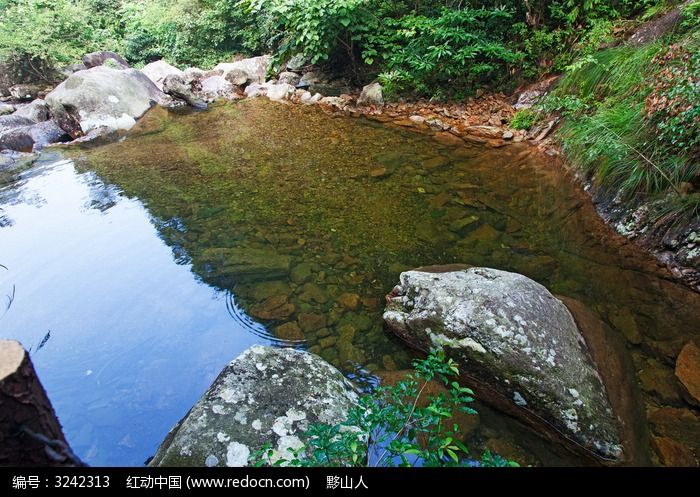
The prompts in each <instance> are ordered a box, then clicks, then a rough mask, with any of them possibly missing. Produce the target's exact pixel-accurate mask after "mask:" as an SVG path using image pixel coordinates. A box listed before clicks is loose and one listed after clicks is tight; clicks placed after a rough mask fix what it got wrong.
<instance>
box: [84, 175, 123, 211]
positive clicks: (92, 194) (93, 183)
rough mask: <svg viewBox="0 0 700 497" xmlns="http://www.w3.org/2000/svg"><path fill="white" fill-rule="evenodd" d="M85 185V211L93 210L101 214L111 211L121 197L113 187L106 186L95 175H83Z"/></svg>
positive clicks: (119, 192) (117, 189)
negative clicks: (86, 191)
mask: <svg viewBox="0 0 700 497" xmlns="http://www.w3.org/2000/svg"><path fill="white" fill-rule="evenodd" d="M84 181H85V185H86V186H87V187H88V200H87V201H86V202H85V208H86V209H95V210H98V211H100V212H102V213H104V212H107V210H109V209H111V208H112V207H114V206H115V205H117V202H119V199H120V197H121V191H120V190H119V188H117V187H116V186H114V185H106V184H105V183H104V182H103V181H102V180H101V179H100V178H99V177H98V176H97V175H96V174H94V173H84Z"/></svg>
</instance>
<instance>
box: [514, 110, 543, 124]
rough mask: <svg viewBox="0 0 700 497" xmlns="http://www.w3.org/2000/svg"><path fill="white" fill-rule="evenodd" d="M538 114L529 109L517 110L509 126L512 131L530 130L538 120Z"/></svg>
mask: <svg viewBox="0 0 700 497" xmlns="http://www.w3.org/2000/svg"><path fill="white" fill-rule="evenodd" d="M539 117H540V113H539V112H537V111H534V110H531V109H523V110H519V111H518V112H516V113H515V116H513V119H512V120H511V121H510V124H509V126H510V127H511V128H513V129H530V128H532V126H533V125H534V124H535V123H536V122H537V121H538V120H539Z"/></svg>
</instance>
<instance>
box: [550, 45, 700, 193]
mask: <svg viewBox="0 0 700 497" xmlns="http://www.w3.org/2000/svg"><path fill="white" fill-rule="evenodd" d="M682 45H683V46H685V47H689V48H688V49H687V50H685V49H681V48H680V46H676V45H673V46H671V47H664V45H663V44H662V43H656V44H649V45H646V46H642V47H618V48H612V49H607V50H603V51H601V52H598V53H595V54H591V55H589V56H586V58H585V59H584V60H583V61H582V63H581V64H577V65H575V66H572V68H571V71H570V72H569V73H567V74H566V75H565V77H564V78H563V79H562V80H561V82H560V84H559V85H558V86H557V88H556V89H555V91H553V92H552V94H551V95H550V96H549V97H547V98H546V99H545V101H544V102H543V103H542V104H541V106H540V111H541V112H545V113H559V114H561V115H563V116H565V117H567V119H566V121H565V123H564V125H563V126H562V129H561V131H560V135H559V136H560V137H561V139H562V142H563V145H564V147H565V150H566V152H567V156H568V158H569V159H570V160H571V161H572V162H574V163H575V164H577V165H579V166H580V167H581V168H583V169H584V170H587V171H590V172H594V173H595V174H596V177H597V178H598V179H599V180H600V181H602V182H604V183H607V184H609V185H611V186H613V187H615V188H617V189H619V190H621V191H622V192H623V193H624V194H626V195H627V196H628V197H631V196H632V195H634V194H636V193H660V192H664V191H666V190H668V189H672V190H677V189H678V187H679V184H680V183H681V182H689V181H693V180H694V179H695V178H696V177H697V174H698V172H700V165H698V161H697V160H696V159H693V156H697V147H698V143H699V138H698V129H700V105H699V102H700V95H699V93H698V91H699V90H698V84H697V81H698V80H700V74H699V70H698V60H700V59H699V57H698V56H697V53H698V50H695V49H693V48H692V47H696V46H697V45H694V44H693V42H692V41H691V40H690V39H686V40H685V43H684V44H682Z"/></svg>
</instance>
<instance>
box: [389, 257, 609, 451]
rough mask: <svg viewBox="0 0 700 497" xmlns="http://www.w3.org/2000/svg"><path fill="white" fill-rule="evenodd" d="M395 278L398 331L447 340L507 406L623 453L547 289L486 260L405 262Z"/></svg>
mask: <svg viewBox="0 0 700 497" xmlns="http://www.w3.org/2000/svg"><path fill="white" fill-rule="evenodd" d="M400 279H401V282H400V284H399V285H398V286H397V287H396V288H394V290H393V292H392V293H391V294H390V295H389V296H388V297H387V302H388V305H387V308H386V311H385V313H384V320H385V321H386V323H387V324H388V325H389V327H390V328H391V329H392V330H393V331H394V332H395V333H396V334H397V335H399V336H400V337H401V338H403V339H404V340H406V341H407V342H408V343H410V344H411V345H412V346H414V347H416V348H419V349H421V350H426V351H427V350H429V349H433V348H442V349H444V350H445V351H446V352H447V353H448V355H449V356H451V357H453V358H454V359H455V360H456V361H457V362H458V364H459V366H460V369H461V371H462V373H463V374H464V375H465V376H466V377H468V378H470V379H471V380H472V381H473V382H474V383H476V384H477V385H479V386H480V390H482V391H484V390H488V391H489V392H491V393H493V394H494V399H492V400H493V402H494V403H496V402H497V399H498V401H500V402H501V403H503V402H504V401H507V400H508V401H509V402H507V403H506V404H504V405H507V407H508V408H509V409H510V410H511V411H512V412H513V413H515V414H516V415H518V414H522V417H524V418H527V419H526V420H527V421H529V422H531V423H532V419H533V418H534V419H535V420H541V421H544V423H542V424H543V426H545V427H547V426H548V427H549V428H550V429H551V428H554V430H556V431H557V432H559V433H560V434H563V435H564V436H565V437H566V438H568V439H569V440H573V441H574V442H575V444H577V445H579V446H582V447H584V448H586V449H587V450H588V451H590V452H592V453H594V454H596V455H598V456H600V457H602V458H606V459H617V458H619V457H620V456H621V455H622V448H621V442H620V435H619V431H618V425H617V421H616V418H615V416H614V415H613V412H612V409H611V407H610V404H609V402H608V398H607V394H606V390H605V388H604V386H603V383H602V381H601V379H600V376H599V374H598V373H597V371H596V369H595V366H594V364H593V362H592V360H591V358H590V356H589V353H588V351H587V348H586V345H585V342H584V340H583V338H582V336H581V334H580V333H579V331H578V329H577V327H576V324H575V322H574V319H573V318H572V316H571V314H570V313H569V311H568V310H567V308H566V307H565V306H564V305H563V304H562V303H561V302H560V301H559V300H557V299H556V298H555V297H554V296H553V295H552V294H551V293H549V292H548V291H547V289H546V288H544V287H543V286H541V285H540V284H538V283H536V282H535V281H532V280H530V279H529V278H526V277H525V276H522V275H519V274H515V273H508V272H505V271H498V270H495V269H489V268H469V269H466V270H462V271H453V272H446V273H440V274H436V273H428V272H420V271H408V272H405V273H402V274H401V278H400ZM477 395H479V392H477ZM482 398H483V397H482ZM485 400H489V399H485ZM514 407H515V408H514ZM533 415H534V416H533Z"/></svg>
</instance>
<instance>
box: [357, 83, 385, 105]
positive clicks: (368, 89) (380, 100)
mask: <svg viewBox="0 0 700 497" xmlns="http://www.w3.org/2000/svg"><path fill="white" fill-rule="evenodd" d="M357 105H358V106H363V105H384V95H383V94H382V85H380V84H379V83H370V84H368V85H367V86H365V87H364V88H362V93H361V94H360V97H359V98H358V99H357Z"/></svg>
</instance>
